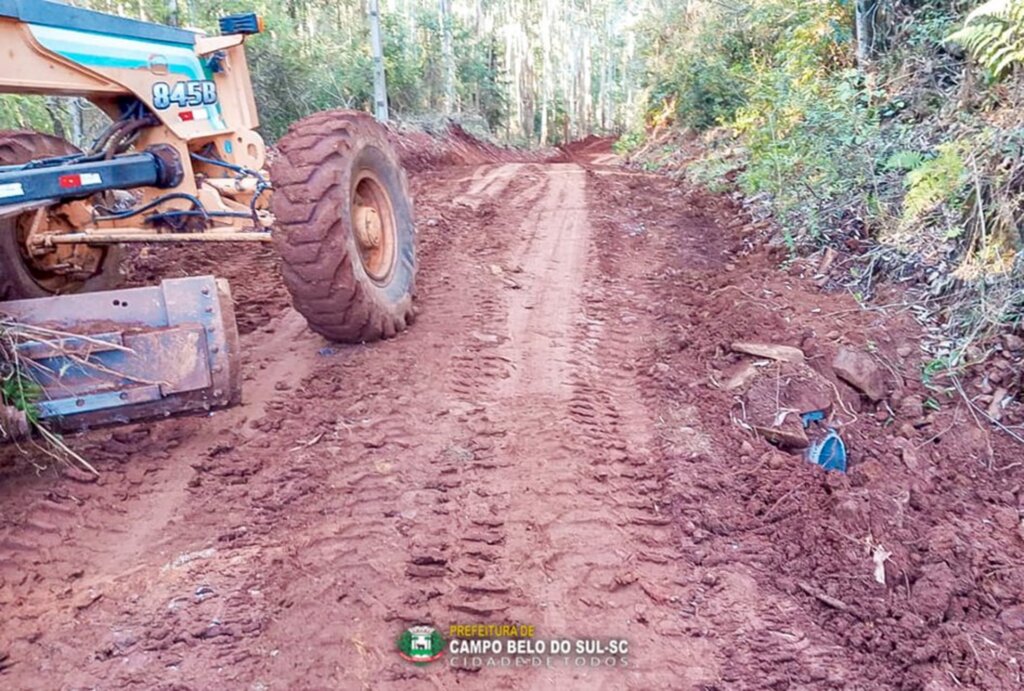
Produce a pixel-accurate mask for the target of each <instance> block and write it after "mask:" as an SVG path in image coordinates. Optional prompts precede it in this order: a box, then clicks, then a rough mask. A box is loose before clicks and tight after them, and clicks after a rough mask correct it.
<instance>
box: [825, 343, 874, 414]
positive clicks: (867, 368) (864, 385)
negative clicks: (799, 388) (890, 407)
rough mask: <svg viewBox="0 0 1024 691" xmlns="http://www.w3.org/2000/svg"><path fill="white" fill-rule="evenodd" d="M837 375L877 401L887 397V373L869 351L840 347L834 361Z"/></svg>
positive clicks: (833, 366) (833, 364) (833, 365)
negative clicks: (883, 371) (885, 373)
mask: <svg viewBox="0 0 1024 691" xmlns="http://www.w3.org/2000/svg"><path fill="white" fill-rule="evenodd" d="M832 370H833V371H834V372H835V373H836V376H837V377H839V378H840V379H842V380H843V381H845V382H846V383H847V384H849V385H850V386H852V387H853V388H855V389H857V390H858V391H860V392H861V393H863V394H864V395H865V396H867V397H868V398H870V399H871V400H872V401H874V402H875V403H877V402H878V401H880V400H882V399H883V398H885V393H886V386H885V375H884V374H883V373H882V368H881V367H879V366H878V363H876V362H875V360H874V358H872V357H871V356H870V355H868V354H867V353H864V352H862V351H859V350H854V349H853V348H840V349H839V352H838V353H836V357H835V359H834V360H833V361H832Z"/></svg>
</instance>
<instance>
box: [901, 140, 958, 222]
mask: <svg viewBox="0 0 1024 691" xmlns="http://www.w3.org/2000/svg"><path fill="white" fill-rule="evenodd" d="M938 151H939V153H938V155H937V156H936V157H935V158H933V159H931V160H929V161H925V162H923V163H922V164H921V165H919V166H917V167H916V168H914V169H912V170H911V171H910V172H908V173H907V178H906V185H907V196H906V198H905V199H904V201H903V211H904V220H905V221H907V222H910V221H914V220H916V219H917V218H919V217H921V216H922V215H923V214H925V213H927V212H929V211H931V210H932V209H934V208H935V207H936V206H938V205H939V204H941V203H943V202H946V201H949V200H950V199H951V198H952V197H953V195H954V194H955V193H956V192H957V191H958V190H959V189H960V188H961V187H963V185H964V183H965V182H966V181H967V168H966V166H965V165H964V161H963V158H962V157H961V154H960V151H959V147H958V146H957V145H956V144H955V143H952V144H943V145H942V146H940V147H939V149H938Z"/></svg>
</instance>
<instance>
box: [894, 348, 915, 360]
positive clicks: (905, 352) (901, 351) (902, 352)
mask: <svg viewBox="0 0 1024 691" xmlns="http://www.w3.org/2000/svg"><path fill="white" fill-rule="evenodd" d="M896 354H897V355H899V356H900V357H901V358H908V357H910V356H911V355H913V354H914V348H913V346H909V345H901V346H900V347H899V348H897V349H896Z"/></svg>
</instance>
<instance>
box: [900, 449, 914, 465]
mask: <svg viewBox="0 0 1024 691" xmlns="http://www.w3.org/2000/svg"><path fill="white" fill-rule="evenodd" d="M900 457H901V458H902V459H903V465H905V466H907V468H909V469H910V470H916V469H917V450H916V449H915V448H914V445H913V444H907V445H905V446H904V447H903V448H902V449H900Z"/></svg>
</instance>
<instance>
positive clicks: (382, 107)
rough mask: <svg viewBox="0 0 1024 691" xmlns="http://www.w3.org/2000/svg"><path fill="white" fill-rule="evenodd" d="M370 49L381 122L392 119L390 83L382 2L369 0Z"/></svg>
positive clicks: (375, 102)
mask: <svg viewBox="0 0 1024 691" xmlns="http://www.w3.org/2000/svg"><path fill="white" fill-rule="evenodd" d="M367 6H368V7H369V11H370V50H371V51H372V53H373V113H374V116H375V117H376V118H377V120H378V121H379V122H387V121H388V120H390V119H391V115H390V113H389V112H388V84H387V78H386V76H385V74H384V45H383V44H382V43H381V40H380V4H379V3H378V0H369V1H368V2H367Z"/></svg>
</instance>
